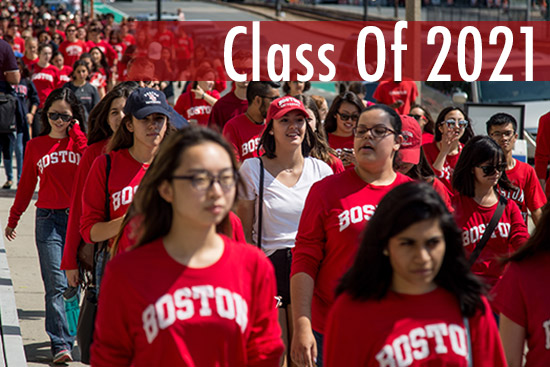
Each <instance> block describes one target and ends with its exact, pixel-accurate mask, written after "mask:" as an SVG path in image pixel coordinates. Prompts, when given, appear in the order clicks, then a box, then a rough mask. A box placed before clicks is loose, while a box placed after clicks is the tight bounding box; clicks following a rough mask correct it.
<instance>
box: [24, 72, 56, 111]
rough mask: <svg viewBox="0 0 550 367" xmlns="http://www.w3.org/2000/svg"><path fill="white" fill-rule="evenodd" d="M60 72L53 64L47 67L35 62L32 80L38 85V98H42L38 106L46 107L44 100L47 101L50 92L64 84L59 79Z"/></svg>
mask: <svg viewBox="0 0 550 367" xmlns="http://www.w3.org/2000/svg"><path fill="white" fill-rule="evenodd" d="M60 74H61V73H60V71H59V69H58V68H56V67H55V66H53V65H51V64H50V65H48V66H46V67H45V68H43V67H41V66H40V65H38V63H36V64H34V66H33V74H32V77H31V80H32V82H33V83H34V86H35V87H36V90H37V92H38V98H39V99H40V105H39V106H38V108H42V107H44V102H46V98H48V96H49V95H50V93H51V92H53V90H54V89H56V88H58V87H60V86H62V83H61V82H60V79H59V77H60Z"/></svg>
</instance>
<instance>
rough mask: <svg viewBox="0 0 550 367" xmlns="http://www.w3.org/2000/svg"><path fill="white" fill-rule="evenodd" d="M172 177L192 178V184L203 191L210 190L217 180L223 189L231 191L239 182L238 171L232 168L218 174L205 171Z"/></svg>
mask: <svg viewBox="0 0 550 367" xmlns="http://www.w3.org/2000/svg"><path fill="white" fill-rule="evenodd" d="M172 179H175V180H190V181H191V186H193V187H194V188H195V189H196V190H198V191H201V192H204V191H206V190H210V189H211V188H212V186H213V185H214V182H217V183H218V184H219V185H220V186H221V188H222V190H223V191H229V190H231V189H232V188H233V187H235V184H236V183H237V172H235V171H234V170H233V169H232V168H227V169H225V170H223V171H221V172H220V174H219V175H217V176H215V175H213V174H211V173H210V172H208V171H204V172H197V173H195V174H193V175H188V176H172Z"/></svg>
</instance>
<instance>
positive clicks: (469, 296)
mask: <svg viewBox="0 0 550 367" xmlns="http://www.w3.org/2000/svg"><path fill="white" fill-rule="evenodd" d="M431 219H434V220H438V222H439V225H440V227H441V230H442V232H443V236H444V238H445V255H444V257H443V263H442V265H441V268H440V270H439V273H438V274H437V275H436V277H435V278H434V282H435V283H436V284H437V285H438V286H439V287H441V288H444V289H446V290H447V291H449V292H451V293H452V294H454V295H455V296H456V297H457V300H458V302H459V304H460V308H461V311H462V314H463V315H464V316H468V317H470V316H473V315H474V313H475V312H476V310H478V309H482V310H483V309H484V306H483V301H482V299H481V295H482V294H483V289H484V288H483V285H482V284H481V282H480V281H479V280H478V279H477V278H476V277H475V276H474V275H473V274H472V273H471V272H470V267H469V264H468V262H467V260H466V257H465V255H464V249H463V246H462V235H461V232H460V229H459V228H458V227H457V226H456V223H455V221H454V219H453V216H452V215H451V214H450V213H449V211H448V210H447V207H446V206H445V204H444V203H443V200H441V197H440V196H439V194H438V193H437V192H436V191H435V190H434V189H433V188H432V187H431V185H429V184H426V183H422V182H408V183H405V184H403V185H399V186H398V187H396V188H395V189H393V190H392V191H390V192H389V193H388V194H387V195H386V196H385V197H384V198H383V199H382V200H381V201H380V203H379V205H378V208H377V209H376V212H375V213H374V215H373V216H372V218H371V220H370V221H369V224H368V225H367V228H366V230H365V232H364V233H363V236H362V241H361V245H360V248H359V251H358V253H357V257H356V258H355V262H354V264H353V266H352V267H351V269H349V270H348V272H347V273H346V274H345V275H344V277H343V278H342V280H341V282H340V285H339V286H338V288H337V291H336V292H337V294H340V293H344V292H346V293H348V294H350V295H351V296H352V297H353V298H355V299H357V300H361V301H365V300H380V299H383V298H384V297H385V296H386V294H387V292H388V290H389V289H390V287H391V284H392V277H393V269H392V266H391V263H390V259H389V257H388V256H386V255H384V250H385V249H386V248H387V246H388V242H389V240H390V238H392V237H394V236H396V235H397V234H399V233H401V232H403V231H404V230H405V229H407V228H408V227H410V226H411V225H413V224H415V223H418V222H421V221H424V220H431Z"/></svg>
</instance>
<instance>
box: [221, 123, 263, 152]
mask: <svg viewBox="0 0 550 367" xmlns="http://www.w3.org/2000/svg"><path fill="white" fill-rule="evenodd" d="M264 129H265V124H261V125H259V124H256V123H254V122H252V121H250V119H249V118H248V117H246V114H244V113H243V114H241V115H238V116H236V117H233V118H232V119H231V120H229V121H227V124H225V126H224V127H223V136H224V137H225V138H226V139H227V141H229V142H230V143H231V145H232V146H233V149H234V150H235V157H237V160H238V161H239V162H242V161H244V160H245V159H248V158H254V157H258V152H257V149H258V145H259V144H260V137H261V136H262V133H263V132H264Z"/></svg>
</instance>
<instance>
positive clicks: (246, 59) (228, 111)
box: [208, 50, 252, 131]
mask: <svg viewBox="0 0 550 367" xmlns="http://www.w3.org/2000/svg"><path fill="white" fill-rule="evenodd" d="M233 65H234V66H235V71H236V72H237V73H239V74H247V75H249V76H251V75H252V54H251V53H250V52H247V51H242V50H239V51H237V52H236V53H235V54H234V55H233ZM247 86H248V82H233V88H232V90H231V92H229V93H227V94H226V95H225V96H223V97H222V98H220V99H218V101H217V102H216V104H214V106H212V112H210V118H209V120H208V127H209V128H211V129H214V130H216V131H222V130H223V128H224V126H225V124H226V123H227V122H228V121H229V120H231V119H232V118H233V117H235V116H238V115H240V114H242V113H244V112H245V111H246V109H247V108H248V99H247Z"/></svg>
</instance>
